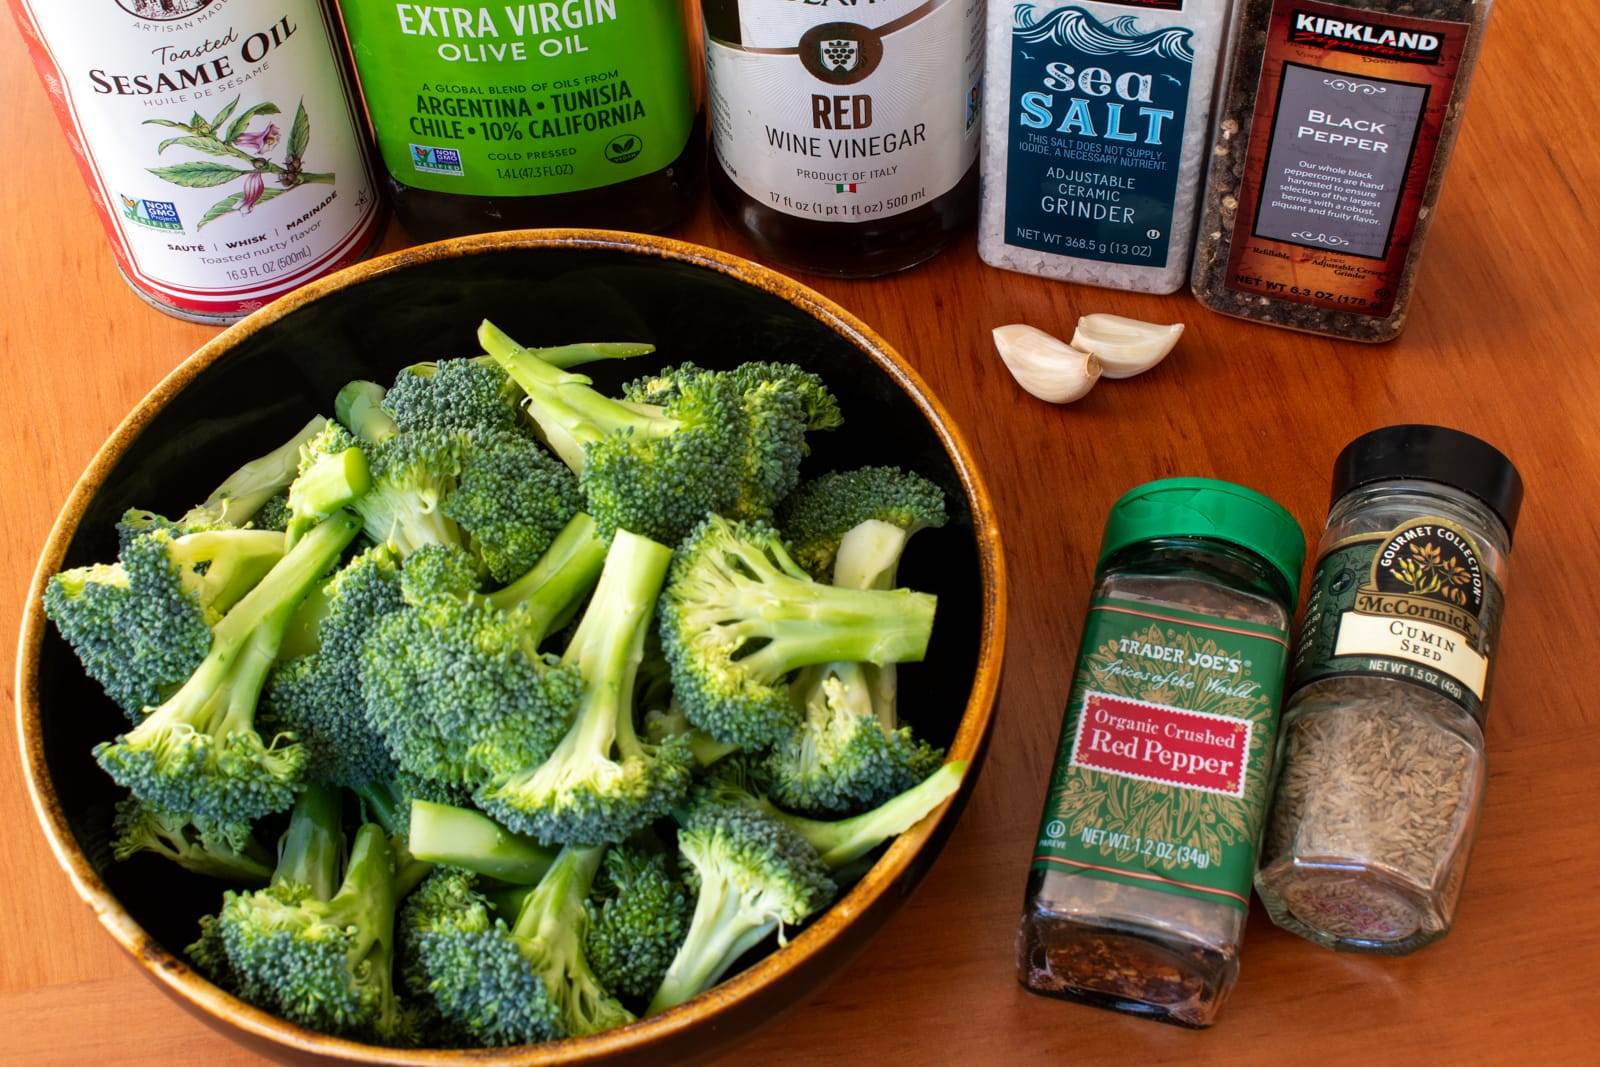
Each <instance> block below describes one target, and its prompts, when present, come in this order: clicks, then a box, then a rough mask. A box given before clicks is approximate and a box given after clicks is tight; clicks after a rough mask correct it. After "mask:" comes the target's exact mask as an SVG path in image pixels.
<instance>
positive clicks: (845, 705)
mask: <svg viewBox="0 0 1600 1067" xmlns="http://www.w3.org/2000/svg"><path fill="white" fill-rule="evenodd" d="M869 669H870V667H869V665H868V664H862V663H831V664H827V665H826V666H824V667H820V668H807V669H806V670H804V671H802V672H801V675H800V678H799V679H798V680H797V681H796V683H795V696H796V699H798V700H800V701H801V702H802V706H803V707H804V708H805V712H804V715H805V719H804V721H803V722H802V723H801V725H800V727H799V728H798V729H796V730H795V731H794V732H793V733H791V734H790V735H789V736H788V737H786V738H784V739H783V740H782V741H780V742H779V743H778V744H777V746H775V747H774V748H773V750H772V754H771V756H770V767H771V770H772V796H773V798H774V799H775V800H777V801H778V803H780V804H782V805H784V806H785V807H788V808H793V809H795V810H798V811H804V812H808V813H812V814H832V815H842V814H847V813H850V812H856V811H863V810H865V809H867V808H871V807H873V806H875V805H877V804H881V803H882V802H884V801H885V800H887V799H888V798H890V797H892V796H894V795H895V794H896V793H899V792H902V791H904V790H906V789H909V788H911V787H912V786H913V785H915V784H916V783H918V782H920V781H921V780H922V779H924V778H926V777H927V776H928V775H929V774H931V773H933V772H934V771H935V770H937V769H938V767H939V765H940V764H941V763H943V762H944V751H943V750H942V749H939V748H935V747H933V746H931V745H929V744H927V743H925V742H923V741H919V740H918V739H917V738H915V737H914V736H912V733H911V728H910V727H909V726H901V727H898V728H896V729H893V730H886V729H884V726H883V723H882V722H881V721H880V720H879V718H878V716H877V715H876V714H874V712H873V709H872V689H871V686H870V684H869V682H868V680H867V677H866V672H867V671H868V670H869Z"/></svg>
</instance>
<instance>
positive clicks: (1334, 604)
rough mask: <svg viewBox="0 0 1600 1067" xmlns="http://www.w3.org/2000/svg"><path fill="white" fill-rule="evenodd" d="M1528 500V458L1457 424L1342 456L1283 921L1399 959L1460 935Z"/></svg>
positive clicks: (1300, 746) (1322, 576) (1283, 824)
mask: <svg viewBox="0 0 1600 1067" xmlns="http://www.w3.org/2000/svg"><path fill="white" fill-rule="evenodd" d="M1521 503H1522V481H1521V479H1520V478H1519V476H1518V475H1517V471H1516V468H1515V467H1513V466H1512V465H1511V462H1510V460H1508V459H1506V457H1505V456H1503V455H1501V453H1500V452H1499V451H1497V450H1496V449H1494V448H1493V447H1491V446H1489V445H1487V444H1485V443H1484V442H1482V441H1480V440H1478V439H1477V438H1475V437H1471V436H1469V435H1467V434H1464V433H1459V432H1457V431H1455V430H1448V429H1444V428H1441V427H1436V426H1391V427H1388V428H1386V429H1382V430H1375V431H1373V432H1371V433H1369V434H1366V435H1364V436H1362V437H1360V438H1357V439H1356V440H1355V441H1354V442H1352V443H1351V444H1350V445H1349V446H1348V447H1347V448H1346V449H1345V450H1344V452H1343V453H1341V454H1340V456H1339V459H1338V461H1337V462H1336V463H1335V465H1334V484H1333V504H1332V507H1331V510H1330V512H1329V515H1328V524H1327V528H1326V530H1325V531H1324V533H1323V535H1322V543H1321V547H1320V549H1319V559H1318V562H1317V566H1316V571H1315V577H1314V579H1313V585H1312V588H1311V593H1310V596H1309V598H1308V602H1307V605H1306V619H1305V625H1304V626H1303V627H1302V630H1301V636H1300V644H1299V647H1298V649H1297V652H1296V659H1295V667H1294V680H1293V684H1292V686H1291V690H1290V691H1291V696H1290V700H1289V705H1288V709H1287V710H1286V711H1285V712H1284V725H1283V731H1282V736H1283V740H1282V750H1281V752H1280V754H1279V759H1278V766H1279V771H1278V781H1277V785H1276V790H1275V793H1274V800H1273V807H1272V813H1271V815H1270V817H1269V819H1268V827H1267V834H1266V840H1265V842H1264V844H1263V846H1262V862H1261V869H1260V871H1259V872H1257V874H1256V890H1257V892H1258V893H1259V894H1260V895H1261V899H1262V902H1263V903H1264V904H1265V905H1266V907H1267V911H1268V912H1269V913H1270V914H1271V916H1272V920H1273V921H1274V922H1276V923H1277V924H1278V925H1279V926H1282V927H1284V928H1285V929H1287V930H1290V931H1293V932H1294V933H1297V934H1299V935H1301V936H1302V937H1306V938H1309V939H1311V940H1312V941H1315V942H1317V943H1319V944H1322V945H1326V946H1328V947H1331V948H1338V949H1351V950H1355V951H1364V952H1380V953H1389V954H1393V955H1399V954H1403V953H1407V952H1411V951H1413V950H1414V949H1417V948H1420V947H1421V946H1423V945H1426V944H1428V943H1429V942H1431V941H1433V940H1435V939H1437V938H1439V937H1442V936H1444V934H1446V933H1447V932H1448V931H1449V929H1450V925H1451V921H1452V919H1453V917H1454V915H1455V908H1456V901H1457V899H1458V897H1459V895H1460V892H1461V883H1462V879H1463V878H1464V876H1465V874H1466V867H1467V854H1468V852H1469V851H1470V849H1471V847H1472V838H1473V832H1474V829H1475V828H1476V825H1477V819H1478V808H1479V805H1480V803H1481V801H1482V799H1483V785H1484V752H1483V720H1484V713H1485V710H1486V708H1487V698H1488V689H1489V679H1490V674H1491V667H1492V665H1493V660H1494V652H1495V647H1496V645H1497V643H1498V637H1499V630H1500V617H1501V608H1502V592H1501V591H1502V589H1503V587H1504V582H1505V568H1506V557H1507V555H1508V554H1509V552H1510V550H1511V532H1512V529H1513V528H1514V527H1515V526H1516V521H1517V512H1518V510H1519V509H1520V507H1521Z"/></svg>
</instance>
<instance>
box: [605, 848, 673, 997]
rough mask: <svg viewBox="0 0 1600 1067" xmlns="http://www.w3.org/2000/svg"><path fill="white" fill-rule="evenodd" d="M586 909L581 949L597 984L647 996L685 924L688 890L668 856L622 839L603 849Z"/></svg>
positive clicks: (663, 971)
mask: <svg viewBox="0 0 1600 1067" xmlns="http://www.w3.org/2000/svg"><path fill="white" fill-rule="evenodd" d="M588 911H589V934H588V936H587V937H586V938H585V939H584V942H583V947H584V953H585V955H587V956H588V959H589V963H590V965H591V966H592V967H593V968H594V973H595V975H596V976H597V977H598V978H599V979H600V982H601V984H602V985H604V986H605V987H606V988H607V989H609V990H611V991H612V992H614V993H616V994H617V995H618V996H623V997H631V998H633V999H634V1000H637V1001H640V1002H643V1001H647V1000H649V999H650V996H651V995H652V994H653V993H654V992H655V991H656V989H657V987H659V986H660V985H661V979H662V978H663V977H664V976H665V975H666V973H667V967H668V966H669V965H670V964H671V963H672V957H673V956H674V955H676V954H677V951H678V947H679V946H680V945H682V944H683V938H684V935H685V934H686V933H687V932H688V929H689V911H690V908H689V896H688V893H687V892H686V891H685V888H684V885H683V883H682V882H681V881H679V880H678V879H677V878H676V877H674V876H673V874H672V872H671V871H670V870H669V869H668V866H667V857H666V856H665V855H663V854H661V853H652V852H646V851H644V850H643V849H639V848H634V847H631V846H627V845H619V846H617V847H615V848H612V849H609V850H607V852H606V856H605V861H604V863H603V865H602V866H601V868H600V874H599V876H598V877H597V878H596V879H595V886H594V892H593V894H592V895H591V896H590V897H589V903H588Z"/></svg>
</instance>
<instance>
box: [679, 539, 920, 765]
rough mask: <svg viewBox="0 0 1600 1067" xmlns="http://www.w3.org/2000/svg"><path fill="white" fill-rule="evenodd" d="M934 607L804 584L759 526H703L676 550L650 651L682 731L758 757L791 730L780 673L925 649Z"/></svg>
mask: <svg viewBox="0 0 1600 1067" xmlns="http://www.w3.org/2000/svg"><path fill="white" fill-rule="evenodd" d="M934 604H935V598H933V597H931V596H927V595H925V594H921V593H912V592H908V591H904V590H895V591H888V590H859V589H843V588H839V587H836V586H827V585H822V584H820V583H818V582H815V581H813V580H812V579H811V577H810V576H809V575H808V574H806V572H805V571H804V570H802V569H801V568H800V567H799V565H798V564H796V563H795V562H794V560H793V559H792V558H790V556H789V553H788V550H787V549H786V548H785V547H784V544H783V541H782V539H781V538H779V536H778V534H777V532H776V531H774V530H773V529H772V528H771V527H770V526H767V525H765V524H764V523H740V522H730V521H728V520H727V519H724V518H721V517H720V516H715V515H713V516H711V517H709V518H707V519H706V520H705V521H704V522H703V523H702V524H701V525H700V526H699V527H698V528H697V529H696V530H695V531H694V532H693V533H692V534H691V535H690V536H689V538H688V539H686V540H685V542H684V543H683V545H682V546H681V547H680V548H679V550H678V554H677V557H676V559H675V561H674V563H673V569H672V577H671V580H670V581H669V582H668V584H667V589H666V593H665V594H664V595H663V596H662V599H661V640H662V646H663V648H664V649H665V651H666V655H667V661H668V662H669V663H670V664H671V666H672V679H673V691H674V693H675V695H676V696H677V699H678V702H679V704H680V705H681V706H682V708H683V711H684V714H685V715H687V716H688V718H689V721H690V722H692V723H693V724H694V725H695V726H697V727H699V728H700V729H702V730H705V731H706V732H707V733H709V734H710V735H711V736H712V737H714V738H716V739H717V740H718V741H722V742H724V743H727V744H733V745H737V746H739V747H741V748H745V749H759V748H764V747H766V746H768V745H771V744H774V743H776V742H778V741H780V740H782V739H783V738H784V737H785V736H787V735H788V734H789V733H790V732H792V731H793V730H794V729H795V728H796V727H797V726H798V725H799V724H800V717H799V713H798V711H797V710H796V708H795V706H794V702H793V700H792V699H791V696H790V694H789V691H788V688H787V682H788V678H789V675H790V673H791V672H793V671H794V670H796V669H798V668H800V667H806V666H811V665H813V664H819V663H825V662H828V661H830V660H839V661H846V662H861V663H895V662H904V661H907V660H917V659H920V658H921V657H922V655H923V654H924V652H925V651H926V649H927V644H928V638H929V635H930V633H931V631H932V627H933V611H934Z"/></svg>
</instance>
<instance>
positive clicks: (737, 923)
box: [645, 868, 778, 1015]
mask: <svg viewBox="0 0 1600 1067" xmlns="http://www.w3.org/2000/svg"><path fill="white" fill-rule="evenodd" d="M777 928H778V920H777V919H775V918H769V919H761V920H754V921H752V917H751V915H750V914H749V913H748V912H747V911H746V909H745V906H744V901H743V899H742V897H741V895H740V892H739V888H738V886H736V885H733V884H732V883H731V882H730V881H729V880H728V878H727V877H726V876H725V875H723V874H722V873H721V872H720V871H718V870H717V869H715V868H711V869H708V870H703V871H701V872H700V893H699V896H698V897H697V898H696V900H695V905H694V916H693V918H691V919H690V920H689V933H688V935H687V936H686V937H685V938H684V942H683V945H682V946H680V947H679V949H678V954H677V955H676V956H674V957H673V960H672V965H671V966H670V967H668V968H667V974H666V977H664V978H663V979H662V980H661V985H660V987H659V988H657V989H656V993H655V996H653V997H651V998H650V1006H649V1007H648V1008H647V1009H645V1014H646V1015H657V1014H659V1013H661V1012H663V1011H666V1010H667V1009H668V1008H673V1007H676V1006H677V1005H679V1004H682V1003H683V1002H684V1001H686V1000H688V999H690V998H691V997H694V996H697V995H699V993H700V992H701V990H704V989H709V988H711V987H712V986H713V985H715V984H716V983H717V982H718V981H719V980H720V979H721V978H722V976H723V975H724V974H726V973H727V971H728V968H729V967H732V966H733V965H734V963H735V962H737V961H738V959H739V957H740V956H743V955H744V954H745V953H746V952H749V951H750V950H751V949H752V948H754V947H755V946H756V945H758V944H760V943H761V942H762V941H764V940H765V939H766V938H767V937H768V936H769V935H770V934H771V933H772V932H773V931H774V930H776V929H777Z"/></svg>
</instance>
